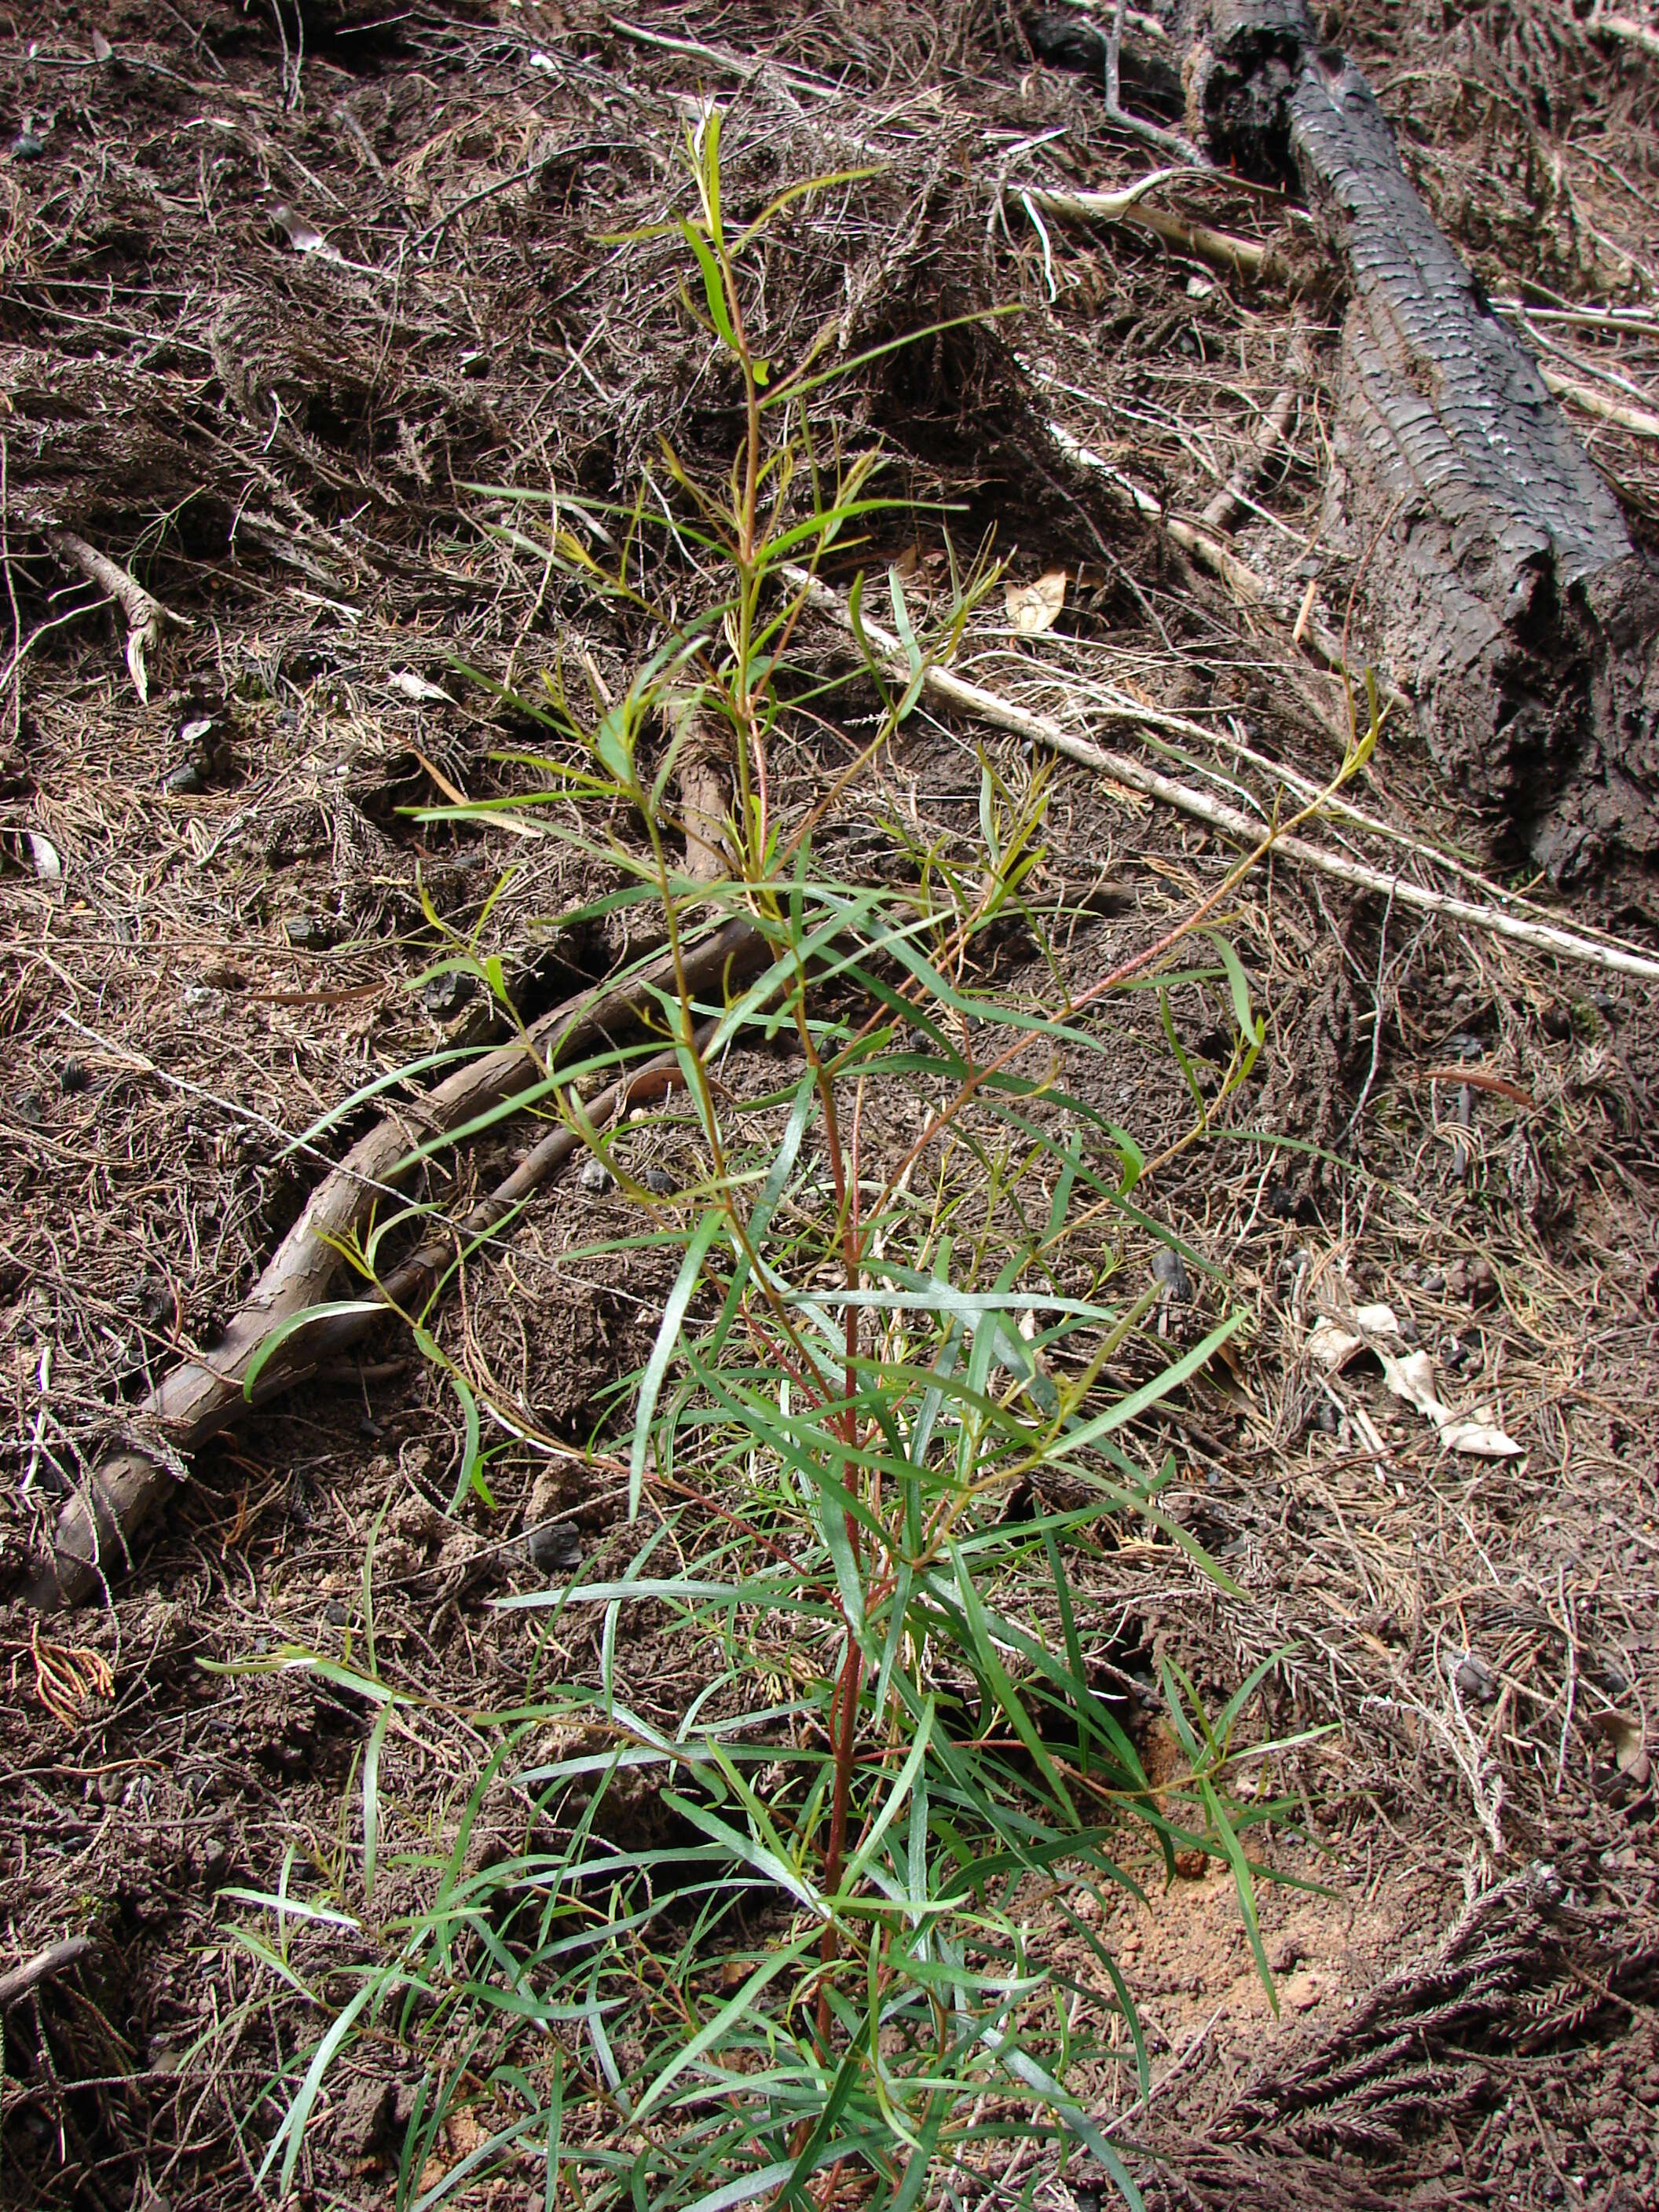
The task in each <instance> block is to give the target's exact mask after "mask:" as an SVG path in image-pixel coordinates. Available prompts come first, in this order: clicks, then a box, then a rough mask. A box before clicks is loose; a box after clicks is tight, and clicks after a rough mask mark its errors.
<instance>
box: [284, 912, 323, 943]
mask: <svg viewBox="0 0 1659 2212" xmlns="http://www.w3.org/2000/svg"><path fill="white" fill-rule="evenodd" d="M283 934H284V935H285V936H286V938H287V939H288V941H289V944H290V945H292V946H293V948H294V950H295V951H296V952H321V951H325V950H326V949H327V947H328V946H329V945H331V944H332V943H333V942H334V931H333V928H332V926H331V924H330V923H329V922H328V921H325V919H324V917H323V916H322V915H320V914H296V915H290V916H289V919H288V921H285V922H284V923H283Z"/></svg>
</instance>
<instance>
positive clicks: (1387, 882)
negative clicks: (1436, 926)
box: [788, 569, 1659, 982]
mask: <svg viewBox="0 0 1659 2212" xmlns="http://www.w3.org/2000/svg"><path fill="white" fill-rule="evenodd" d="M788 573H789V575H790V578H791V580H792V581H793V584H794V585H795V586H796V588H797V589H798V590H803V589H804V590H805V592H806V593H807V596H808V598H809V599H811V603H812V605H815V606H817V607H818V608H820V609H821V610H822V611H823V612H824V613H825V614H827V615H829V616H830V617H832V618H833V619H834V620H835V621H836V623H837V624H838V625H839V626H840V627H841V628H842V629H845V630H847V631H848V633H849V634H850V633H851V631H852V627H853V624H852V617H851V616H850V614H849V613H848V608H847V603H846V601H845V600H844V599H842V598H841V597H840V596H839V595H838V594H837V593H836V592H832V591H831V590H830V589H829V586H827V585H825V584H821V583H819V582H818V581H817V579H816V578H813V577H810V576H808V575H807V574H806V573H805V570H803V569H793V570H791V571H789V572H788ZM860 623H861V626H862V628H863V631H864V635H866V637H867V638H868V639H869V640H870V641H871V643H872V645H873V646H875V647H877V648H878V650H879V651H880V652H881V653H884V654H885V655H887V656H889V658H890V662H891V665H892V668H893V671H894V673H895V674H896V675H902V676H904V677H906V678H908V675H909V660H908V655H907V654H906V653H905V652H904V650H903V647H902V646H901V644H900V642H899V641H898V639H897V638H896V637H895V636H893V635H892V634H891V633H890V631H887V630H884V629H881V628H880V626H879V625H878V623H874V622H872V620H871V619H870V617H869V616H868V615H867V614H865V615H861V616H860ZM922 689H923V690H924V692H925V693H927V696H930V697H932V698H934V699H937V700H939V702H941V703H943V704H944V705H945V706H950V707H957V708H962V709H963V711H965V712H966V713H968V714H975V715H977V716H978V717H979V719H980V720H981V721H985V722H989V723H991V724H992V725H993V726H994V727H995V728H997V729H1001V730H1007V731H1010V732H1012V734H1013V735H1015V736H1016V737H1021V738H1027V739H1029V740H1030V742H1031V743H1032V744H1041V745H1047V746H1048V748H1049V750H1051V751H1054V752H1057V753H1062V754H1064V755H1065V756H1066V758H1067V759H1068V760H1074V761H1078V762H1080V763H1082V764H1083V765H1084V766H1085V767H1086V768H1091V769H1097V770H1098V771H1099V772H1100V773H1101V774H1102V775H1108V776H1109V777H1111V779H1112V780H1113V781H1114V782H1116V783H1121V784H1123V785H1125V786H1127V788H1128V789H1129V790H1131V791H1138V792H1140V793H1144V794H1145V795H1146V797H1147V798H1149V799H1158V800H1160V801H1161V802H1162V803H1163V804H1164V805H1166V806H1173V807H1174V808H1176V811H1178V812H1180V813H1182V814H1185V815H1188V816H1190V817H1191V818H1192V819H1193V820H1194V821H1196V822H1202V823H1206V825H1207V826H1208V827H1209V828H1210V829H1218V830H1219V831H1220V832H1221V833H1222V834H1223V835H1224V836H1228V837H1237V838H1240V839H1242V840H1243V841H1244V842H1247V843H1248V844H1249V845H1251V846H1255V845H1257V844H1259V843H1260V842H1261V836H1262V825H1261V823H1260V822H1253V821H1252V820H1251V819H1250V817H1249V815H1248V814H1246V813H1244V812H1243V811H1242V810H1241V809H1240V808H1238V807H1237V806H1228V805H1225V804H1224V803H1223V802H1222V801H1221V800H1220V799H1212V798H1211V797H1210V795H1209V793H1207V792H1203V791H1195V790H1194V788H1193V787H1192V786H1191V785H1190V784H1185V783H1177V782H1176V781H1175V780H1174V778H1173V777H1171V776H1167V775H1159V774H1158V771H1157V769H1150V768H1146V767H1145V766H1144V765H1143V764H1142V763H1140V762H1139V761H1138V760H1133V759H1131V758H1130V757H1129V756H1128V755H1127V753H1118V752H1109V751H1108V750H1106V748H1105V747H1104V746H1102V745H1097V744H1091V742H1090V741H1089V739H1088V738H1079V737H1077V736H1075V735H1074V734H1073V732H1071V731H1070V730H1067V729H1066V728H1065V727H1063V726H1062V725H1061V724H1060V723H1059V722H1056V721H1054V720H1051V719H1050V718H1049V716H1048V715H1047V714H1034V713H1033V712H1032V711H1031V709H1030V708H1027V707H1020V706H1017V705H1016V704H1015V703H1014V702H1013V701H1012V699H1005V698H1003V697H1002V696H1000V694H999V693H997V692H994V691H987V690H985V689H984V688H983V687H982V686H981V685H980V684H969V683H968V682H966V681H965V680H964V679H963V678H962V677H960V676H956V675H953V674H952V673H951V671H950V670H949V669H948V668H941V667H938V666H930V667H928V668H927V671H926V673H925V674H924V676H923V678H922ZM1273 854H1274V856H1275V857H1276V858H1278V859H1281V860H1293V861H1295V862H1296V864H1297V866H1299V867H1304V868H1309V869H1311V870H1312V871H1313V872H1315V873H1316V874H1318V875H1322V876H1329V877H1331V878H1334V880H1335V881H1337V882H1339V883H1345V884H1352V886H1353V888H1354V889H1355V890H1366V891H1374V892H1376V893H1377V894H1378V895H1379V896H1383V897H1390V898H1393V899H1394V900H1395V902H1396V903H1397V904H1399V905H1401V906H1408V907H1413V908H1416V909H1417V911H1418V912H1419V913H1421V914H1433V915H1440V916H1442V917H1443V919H1444V920H1446V921H1455V922H1462V923H1463V924H1465V925H1466V926H1468V927H1470V928H1473V929H1483V930H1486V931H1487V932H1489V933H1491V934H1492V936H1494V937H1503V938H1507V939H1510V941H1511V942H1512V943H1514V944H1516V945H1528V946H1530V947H1532V948H1533V950H1534V951H1540V952H1550V953H1553V954H1554V955H1555V956H1556V957H1557V958H1558V959H1561V960H1571V961H1576V962H1578V963H1582V964H1583V965H1584V966H1586V967H1592V968H1603V969H1609V970H1611V971H1612V972H1613V974H1615V975H1638V976H1640V977H1641V978H1642V979H1643V980H1644V981H1647V982H1659V960H1650V959H1646V958H1644V957H1642V955H1640V954H1639V953H1635V952H1626V951H1622V950H1621V949H1620V947H1618V946H1617V945H1598V944H1597V943H1595V940H1594V939H1591V938H1588V937H1580V936H1578V935H1577V934H1576V933H1574V932H1573V931H1571V930H1566V929H1556V928H1554V927H1552V926H1551V925H1550V924H1548V923H1547V922H1536V921H1524V920H1522V918H1521V917H1520V916H1519V915H1510V914H1505V913H1504V912H1503V911H1502V910H1501V909H1500V908H1497V907H1493V906H1486V905H1478V904H1476V903H1475V902H1474V901H1473V900H1470V899H1460V898H1453V897H1450V896H1448V895H1447V894H1446V893H1445V892H1443V891H1436V890H1429V889H1428V888H1427V887H1426V886H1425V885H1424V884H1419V883H1416V882H1414V881H1413V879H1412V878H1411V877H1409V876H1400V875H1394V874H1391V873H1389V872H1387V871H1386V870H1384V869H1382V868H1373V867H1370V866H1367V865H1366V863H1365V862H1364V861H1363V860H1350V859H1349V858H1348V856H1347V855H1346V854H1344V853H1332V852H1328V851H1327V850H1326V849H1325V848H1323V847H1322V846H1319V845H1310V843H1308V842H1307V841H1306V839H1305V838H1302V837H1294V836H1284V837H1280V838H1279V839H1278V840H1277V841H1276V842H1275V843H1274V845H1273Z"/></svg>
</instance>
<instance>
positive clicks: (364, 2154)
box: [333, 2078, 392, 2158]
mask: <svg viewBox="0 0 1659 2212" xmlns="http://www.w3.org/2000/svg"><path fill="white" fill-rule="evenodd" d="M391 2121H392V2083H391V2082H390V2081H374V2079H372V2078H371V2079H370V2080H368V2081H354V2082H353V2083H352V2084H351V2086H350V2087H349V2089H348V2090H347V2091H346V2093H345V2094H344V2096H343V2098H342V2099H341V2100H340V2102H339V2104H338V2106H337V2107H336V2109H335V2113H334V2122H333V2135H334V2141H335V2143H336V2145H337V2147H338V2148H340V2149H341V2150H343V2151H344V2152H345V2153H346V2154H348V2156H349V2157H352V2158H368V2156H369V2155H370V2154H372V2152H373V2151H374V2148H375V2147H376V2146H377V2144H378V2143H379V2142H380V2141H381V2139H382V2137H383V2136H385V2135H386V2131H387V2130H388V2128H389V2126H390V2124H391Z"/></svg>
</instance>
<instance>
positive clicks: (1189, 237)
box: [1024, 169, 1289, 284]
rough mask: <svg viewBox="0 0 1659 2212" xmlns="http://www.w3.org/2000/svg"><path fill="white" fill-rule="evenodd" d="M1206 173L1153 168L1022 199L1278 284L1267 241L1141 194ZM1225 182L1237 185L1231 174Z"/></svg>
mask: <svg viewBox="0 0 1659 2212" xmlns="http://www.w3.org/2000/svg"><path fill="white" fill-rule="evenodd" d="M1207 173H1208V172H1206V171H1204V170H1193V169H1155V170H1154V171H1153V172H1152V175H1151V176H1149V177H1141V178H1139V179H1137V181H1136V182H1135V183H1134V184H1133V185H1125V187H1124V188H1123V190H1122V191H1116V192H1056V191H1039V190H1038V189H1037V188H1036V186H1035V185H1030V186H1028V187H1027V188H1026V191H1025V195H1024V196H1025V197H1027V198H1028V199H1029V200H1030V202H1031V203H1032V204H1033V205H1034V206H1035V207H1036V208H1038V209H1040V210H1041V211H1042V213H1043V214H1044V215H1059V216H1069V217H1070V218H1071V219H1072V220H1073V222H1103V223H1109V224H1113V225H1115V226H1116V227H1117V228H1121V229H1125V230H1139V231H1145V232H1146V233H1147V234H1149V235H1150V236H1152V237H1153V238H1156V239H1158V240H1162V242H1163V243H1164V245H1165V246H1174V247H1175V249H1176V252H1180V253H1186V254H1190V255H1191V257H1192V258H1193V259H1194V261H1202V262H1203V263H1205V264H1206V266H1207V267H1209V268H1212V269H1218V270H1221V271H1222V273H1223V274H1224V275H1225V276H1242V277H1243V278H1244V279H1245V280H1246V281H1247V282H1248V283H1252V284H1280V283H1284V282H1285V278H1286V276H1287V275H1288V273H1289V272H1288V270H1286V268H1285V262H1284V259H1283V257H1282V256H1281V255H1279V253H1277V252H1275V251H1274V249H1273V247H1272V246H1263V245H1261V243H1260V241H1259V240H1255V239H1253V238H1239V237H1237V236H1236V235H1235V234H1233V233H1232V232H1231V231H1226V230H1216V229H1213V228H1212V227H1211V225H1210V224H1208V223H1206V222H1188V219H1187V218H1186V217H1185V216H1178V215H1170V213H1169V212H1168V210H1166V209H1164V208H1155V207H1148V206H1146V201H1145V196H1146V193H1148V192H1149V191H1152V188H1153V187H1154V186H1155V185H1162V184H1164V183H1167V182H1168V180H1169V179H1170V178H1172V177H1179V178H1180V179H1182V181H1183V182H1184V183H1188V184H1190V183H1191V182H1192V180H1193V179H1194V176H1202V175H1205V174H1207ZM1223 181H1224V182H1226V183H1229V184H1232V185H1235V186H1236V185H1237V179H1236V178H1226V179H1224V180H1223Z"/></svg>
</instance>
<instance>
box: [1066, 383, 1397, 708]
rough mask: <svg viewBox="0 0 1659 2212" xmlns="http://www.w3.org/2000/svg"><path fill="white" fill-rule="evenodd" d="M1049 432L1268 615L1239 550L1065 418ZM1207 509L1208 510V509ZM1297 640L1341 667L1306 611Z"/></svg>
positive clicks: (1269, 600)
mask: <svg viewBox="0 0 1659 2212" xmlns="http://www.w3.org/2000/svg"><path fill="white" fill-rule="evenodd" d="M1048 435H1049V436H1050V437H1051V438H1052V439H1053V440H1054V443H1055V444H1056V445H1057V446H1058V447H1060V451H1061V452H1062V453H1064V454H1066V457H1067V458H1068V459H1071V460H1073V461H1074V462H1076V464H1077V465H1078V466H1079V468H1080V469H1093V470H1095V471H1097V473H1098V474H1100V475H1102V476H1105V477H1110V478H1111V480H1112V482H1113V483H1115V485H1116V486H1117V488H1118V489H1119V490H1120V491H1121V492H1122V493H1124V494H1125V495H1126V496H1127V498H1128V499H1129V501H1131V503H1132V504H1133V507H1134V510H1135V512H1136V513H1137V514H1144V515H1145V516H1146V520H1148V521H1149V522H1155V523H1157V525H1158V528H1159V529H1160V530H1161V531H1162V532H1164V536H1165V537H1166V538H1169V540H1170V543H1171V544H1175V545H1178V546H1180V548H1181V550H1182V552H1183V553H1186V554H1188V555H1190V556H1191V557H1192V558H1193V559H1194V561H1196V562H1198V564H1199V566H1200V568H1207V569H1208V570H1209V572H1210V574H1212V576H1219V577H1220V579H1221V580H1222V582H1223V583H1224V584H1225V585H1226V586H1227V587H1228V589H1229V590H1230V591H1231V592H1233V594H1234V596H1235V597H1236V598H1237V599H1238V600H1239V601H1240V603H1241V604H1242V605H1245V606H1249V607H1261V608H1263V609H1264V610H1266V611H1267V612H1269V613H1271V612H1273V590H1272V586H1270V585H1269V584H1268V582H1267V578H1266V577H1265V576H1263V575H1261V574H1259V572H1258V571H1257V570H1255V568H1251V566H1250V565H1249V562H1248V561H1241V560H1240V559H1239V557H1238V556H1237V553H1235V552H1234V551H1233V550H1231V547H1230V546H1226V545H1224V544H1222V542H1221V540H1220V539H1219V538H1217V537H1216V536H1215V535H1214V534H1213V532H1211V531H1207V530H1200V529H1198V528H1196V527H1195V526H1194V525H1193V524H1192V523H1190V522H1186V521H1183V520H1182V518H1181V516H1180V515H1178V514H1171V513H1170V510H1169V508H1168V507H1164V505H1163V504H1162V503H1161V502H1160V501H1158V500H1156V499H1154V498H1153V496H1152V493H1151V492H1149V491H1146V490H1143V489H1142V488H1141V486H1140V485H1139V484H1138V483H1134V482H1133V480H1132V479H1131V478H1130V477H1126V476H1125V475H1124V474H1123V472H1122V471H1121V469H1115V468H1114V467H1113V466H1112V465H1111V463H1110V462H1109V461H1108V460H1106V459H1103V458H1102V456H1101V455H1100V454H1099V453H1096V452H1095V451H1094V449H1093V448H1092V447H1089V446H1085V445H1084V444H1082V443H1081V441H1079V440H1078V439H1077V438H1074V437H1073V435H1072V433H1071V432H1070V431H1069V430H1068V429H1067V428H1066V426H1065V424H1064V423H1063V422H1050V424H1049V425H1048ZM1211 504H1212V506H1213V505H1214V504H1215V502H1214V501H1212V502H1211ZM1206 514H1207V509H1206ZM1297 643H1298V644H1303V643H1305V644H1306V645H1307V647H1308V648H1309V650H1310V653H1312V654H1313V655H1314V657H1315V659H1317V660H1318V661H1319V662H1320V663H1321V664H1322V665H1323V666H1324V667H1326V668H1328V669H1331V670H1340V668H1341V666H1342V665H1343V654H1342V641H1341V640H1340V638H1339V637H1336V636H1335V635H1333V633H1332V632H1331V631H1330V630H1328V629H1326V627H1325V625H1324V624H1323V623H1322V622H1321V621H1320V620H1319V619H1318V617H1316V616H1314V615H1311V614H1310V616H1309V617H1308V618H1307V619H1306V620H1305V621H1304V622H1302V623H1301V625H1300V635H1299V636H1298V638H1297ZM1389 696H1390V697H1392V698H1396V699H1398V700H1399V702H1400V703H1401V705H1402V706H1406V707H1409V706H1410V704H1411V702H1410V701H1409V700H1408V699H1407V697H1406V696H1405V694H1404V693H1403V692H1395V690H1393V688H1392V686H1390V687H1389Z"/></svg>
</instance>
